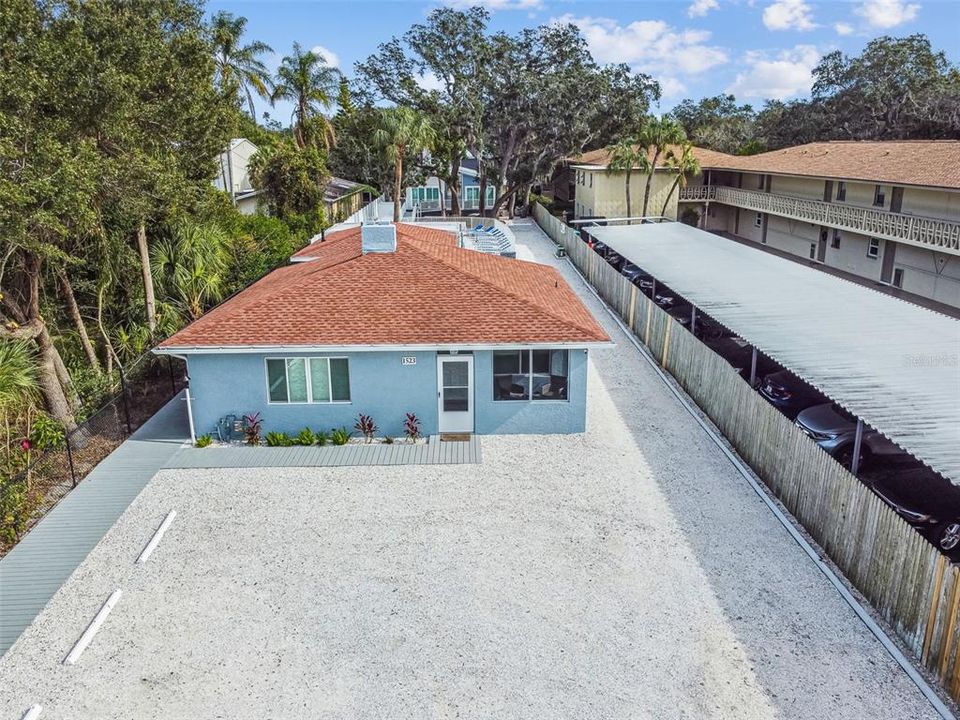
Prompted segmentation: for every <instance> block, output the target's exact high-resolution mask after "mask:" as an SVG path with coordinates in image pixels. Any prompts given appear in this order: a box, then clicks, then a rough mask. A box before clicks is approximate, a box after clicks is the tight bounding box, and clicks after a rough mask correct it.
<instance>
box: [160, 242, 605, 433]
mask: <svg viewBox="0 0 960 720" xmlns="http://www.w3.org/2000/svg"><path fill="white" fill-rule="evenodd" d="M293 260H294V261H295V262H293V263H291V264H290V265H288V266H286V267H282V268H279V269H277V270H274V271H273V272H271V273H270V274H268V275H267V276H265V277H264V278H262V279H261V280H259V281H258V282H256V283H254V284H253V285H251V286H250V287H248V288H246V289H245V290H243V291H242V292H240V293H238V294H237V295H235V296H233V297H232V298H230V299H229V300H227V301H226V302H224V303H223V304H222V305H220V306H218V307H216V308H214V309H213V310H211V311H210V312H208V313H207V314H206V315H204V316H203V317H201V318H200V319H198V320H196V321H195V322H193V323H191V324H190V325H188V326H187V327H185V328H183V329H182V330H180V331H179V332H178V333H176V334H175V335H173V336H172V337H170V338H168V339H167V340H165V341H164V342H163V343H161V344H160V346H159V347H158V348H157V350H156V352H159V353H164V354H171V355H176V356H182V357H184V358H185V359H186V362H187V372H188V374H189V378H190V393H191V396H192V399H191V412H192V416H193V422H194V427H195V429H196V432H197V433H198V434H203V433H212V432H213V431H214V429H215V428H216V426H217V424H218V422H219V421H220V420H221V418H224V417H226V416H229V415H234V416H236V417H240V416H241V415H244V414H250V413H255V412H259V413H261V416H262V420H263V428H264V430H265V431H271V430H274V431H282V432H288V433H295V432H297V431H299V430H300V429H302V428H304V427H310V428H311V429H314V430H329V429H331V428H335V427H341V426H346V427H347V428H351V429H352V427H353V424H354V422H355V420H356V418H357V415H358V413H365V414H368V415H372V416H373V418H374V420H375V422H376V423H377V425H378V426H379V428H380V433H382V434H384V435H390V436H392V437H399V436H402V434H403V421H404V418H405V414H406V413H414V414H416V415H417V416H418V417H419V418H420V421H421V430H422V432H423V434H425V435H426V434H436V433H440V432H456V433H471V432H472V433H480V434H499V433H575V432H582V431H583V430H584V429H585V422H586V398H587V352H588V350H589V349H590V348H591V347H595V346H599V345H607V344H609V342H610V340H609V338H608V337H607V335H606V333H605V332H604V330H603V329H602V328H601V327H600V325H599V324H598V323H597V321H596V320H595V319H594V318H593V316H592V315H591V314H590V312H589V310H587V308H586V307H585V306H584V305H583V303H581V302H580V300H579V298H578V297H577V296H576V294H575V293H574V292H573V290H572V289H571V288H570V287H569V286H568V285H567V283H566V282H565V281H564V279H563V278H562V277H561V275H560V274H559V273H558V272H557V271H556V270H555V269H553V268H551V267H548V266H545V265H540V264H536V263H532V262H525V261H521V260H516V259H513V258H506V257H500V256H497V255H489V254H485V253H480V252H474V251H472V250H468V249H465V248H461V247H459V246H458V238H457V236H456V235H455V234H454V233H452V232H448V231H444V230H439V229H435V228H431V227H425V226H418V225H409V224H396V225H395V224H392V223H389V224H366V225H361V226H357V227H354V228H349V229H346V230H341V231H338V232H335V233H332V234H329V235H327V237H326V238H325V240H324V241H323V242H315V243H313V244H312V245H309V246H307V247H306V248H304V249H303V250H301V251H300V252H299V253H297V255H295V256H294V258H293Z"/></svg>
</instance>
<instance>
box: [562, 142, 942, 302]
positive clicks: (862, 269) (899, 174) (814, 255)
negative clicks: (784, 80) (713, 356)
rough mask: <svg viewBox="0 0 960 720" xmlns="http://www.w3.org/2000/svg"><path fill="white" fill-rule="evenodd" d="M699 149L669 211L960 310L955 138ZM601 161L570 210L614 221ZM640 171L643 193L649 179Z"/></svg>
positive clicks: (617, 189)
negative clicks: (695, 170) (746, 150)
mask: <svg viewBox="0 0 960 720" xmlns="http://www.w3.org/2000/svg"><path fill="white" fill-rule="evenodd" d="M695 154H696V155H697V157H698V159H699V161H700V165H701V168H702V174H701V175H699V176H697V177H690V178H688V179H687V181H688V183H687V187H685V188H682V189H681V190H680V191H679V193H678V195H679V198H678V200H679V202H678V203H676V205H674V204H673V203H671V204H670V205H669V206H668V209H667V212H666V213H665V214H666V215H667V216H669V217H673V218H676V217H677V216H678V214H679V216H680V217H681V218H684V219H688V220H690V219H695V220H696V222H697V223H698V224H699V226H700V227H702V228H704V229H706V230H711V231H713V232H717V233H720V234H723V235H726V236H728V237H731V238H733V239H736V240H740V241H745V242H750V243H756V244H757V245H758V246H762V247H763V248H765V249H769V250H771V251H773V252H777V253H780V254H785V255H787V256H791V257H794V258H796V259H797V260H800V261H803V262H808V263H810V264H814V265H821V266H823V267H824V268H825V269H829V270H831V271H833V272H836V273H838V274H842V275H844V276H846V277H849V278H852V279H856V280H858V281H860V282H864V283H867V284H873V285H880V286H887V287H889V288H890V289H891V291H893V292H897V293H902V294H903V295H904V296H905V297H906V298H907V299H910V296H911V295H912V296H916V297H919V298H924V299H926V300H931V301H934V302H936V303H941V304H943V305H946V306H950V307H952V308H960V141H947V140H944V141H939V140H938V141H932V140H931V141H890V142H886V141H884V142H853V141H850V142H840V141H838V142H817V143H809V144H806V145H800V146H797V147H791V148H785V149H782V150H775V151H772V152H767V153H761V154H759V155H753V156H748V157H740V156H732V155H726V154H724V153H717V152H713V151H709V150H702V149H699V148H698V149H695ZM597 164H598V165H599V167H598V168H596V169H594V170H592V172H594V173H597V172H599V174H600V175H602V176H603V177H602V178H601V177H600V175H596V174H595V175H594V177H593V180H592V182H593V184H594V187H593V188H590V187H587V188H586V189H584V188H583V186H582V185H580V184H579V181H578V184H577V185H576V187H575V190H576V197H575V207H576V208H577V214H578V215H582V216H587V215H601V216H605V217H620V216H622V215H621V214H620V212H619V211H620V209H621V208H620V203H622V202H623V196H624V190H623V183H624V176H623V173H611V172H609V171H608V170H607V169H606V167H605V163H602V162H601V163H597ZM571 167H572V168H573V169H576V166H575V165H573V166H571ZM661 174H662V175H663V176H664V180H662V181H660V180H658V176H659V175H661ZM638 175H639V177H638V179H637V182H638V183H639V184H640V186H641V187H642V183H643V182H645V180H646V178H645V176H644V175H643V174H638ZM667 177H673V176H672V173H670V172H669V169H662V170H661V169H658V170H657V173H656V174H655V180H654V188H656V187H660V186H662V185H663V183H664V182H665V181H666V178H667ZM587 182H588V184H589V182H590V180H589V178H588V180H587ZM653 194H655V193H653ZM661 204H662V201H661ZM637 207H638V206H637V205H636V202H635V203H634V208H635V209H634V213H633V214H634V215H638V214H639V210H637V209H636V208H637ZM590 210H592V212H588V211H590ZM694 213H696V215H694ZM648 214H650V215H654V214H660V206H658V205H656V204H654V203H652V202H651V208H650V209H648Z"/></svg>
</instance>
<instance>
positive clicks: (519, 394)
mask: <svg viewBox="0 0 960 720" xmlns="http://www.w3.org/2000/svg"><path fill="white" fill-rule="evenodd" d="M569 375H570V352H569V351H568V350H496V351H494V353H493V399H494V400H496V401H505V402H510V401H513V402H516V401H522V400H547V401H550V400H566V399H567V398H568V397H569V395H568V380H569Z"/></svg>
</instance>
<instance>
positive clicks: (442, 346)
mask: <svg viewBox="0 0 960 720" xmlns="http://www.w3.org/2000/svg"><path fill="white" fill-rule="evenodd" d="M613 345H614V343H613V341H612V340H606V341H600V340H591V341H584V340H576V341H563V342H510V343H475V342H474V343H470V342H464V343H437V344H434V343H427V344H416V343H413V344H405V345H401V344H383V345H168V346H165V347H157V348H154V349H153V352H154V353H155V354H157V355H219V354H251V353H284V352H295V353H315V352H319V353H330V352H415V351H424V352H441V351H447V352H452V351H466V350H521V349H522V350H526V349H532V350H562V349H567V350H589V349H595V348H606V347H611V346H613Z"/></svg>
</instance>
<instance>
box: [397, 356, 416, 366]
mask: <svg viewBox="0 0 960 720" xmlns="http://www.w3.org/2000/svg"><path fill="white" fill-rule="evenodd" d="M400 364H401V365H416V364H417V356H416V355H404V356H403V357H402V358H400Z"/></svg>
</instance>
